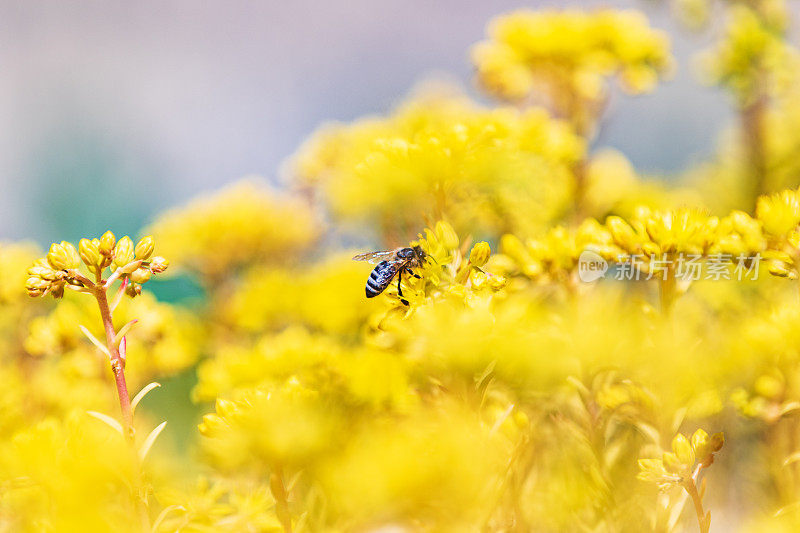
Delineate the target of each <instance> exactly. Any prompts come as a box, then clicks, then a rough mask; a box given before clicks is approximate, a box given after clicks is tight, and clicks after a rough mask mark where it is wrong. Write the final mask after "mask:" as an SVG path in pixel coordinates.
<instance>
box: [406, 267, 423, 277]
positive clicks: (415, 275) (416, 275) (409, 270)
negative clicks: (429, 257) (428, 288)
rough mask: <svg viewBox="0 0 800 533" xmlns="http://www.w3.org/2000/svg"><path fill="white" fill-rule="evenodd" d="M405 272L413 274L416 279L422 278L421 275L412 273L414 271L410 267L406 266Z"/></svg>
mask: <svg viewBox="0 0 800 533" xmlns="http://www.w3.org/2000/svg"><path fill="white" fill-rule="evenodd" d="M406 272H408V273H409V274H411V275H412V276H414V277H415V278H417V279H422V276H420V275H419V274H416V273H414V271H412V270H411V269H410V268H407V269H406Z"/></svg>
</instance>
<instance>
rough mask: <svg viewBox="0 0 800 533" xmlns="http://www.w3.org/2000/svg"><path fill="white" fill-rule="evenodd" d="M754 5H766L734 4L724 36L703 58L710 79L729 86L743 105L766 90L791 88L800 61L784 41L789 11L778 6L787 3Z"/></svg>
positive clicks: (775, 90) (774, 91) (798, 55)
mask: <svg viewBox="0 0 800 533" xmlns="http://www.w3.org/2000/svg"><path fill="white" fill-rule="evenodd" d="M770 3H772V4H776V5H773V6H769V5H767V4H770ZM754 4H765V6H764V8H763V9H760V7H759V6H756V7H755V8H753V7H751V6H748V5H746V4H742V5H734V6H732V7H731V12H730V18H729V20H728V22H727V26H726V33H725V36H724V38H723V39H722V40H721V42H720V43H719V44H717V46H716V47H715V48H713V49H712V50H709V51H708V52H706V53H705V54H704V55H703V56H702V57H701V64H702V66H703V70H704V72H705V75H706V76H707V79H708V81H709V82H711V83H714V84H720V85H722V86H725V87H726V88H728V89H729V90H730V91H731V92H732V93H733V95H734V96H735V97H736V99H737V101H738V103H739V105H740V106H747V105H750V104H752V103H753V102H754V100H755V99H757V98H759V97H760V96H761V95H762V94H764V92H765V91H766V92H769V93H773V94H774V93H777V94H780V93H782V92H785V91H786V90H787V89H789V88H790V87H792V85H794V84H795V83H796V70H797V65H798V61H800V54H798V51H797V50H796V49H795V48H794V47H792V46H790V45H789V44H788V43H787V42H786V41H785V40H784V31H785V27H786V20H787V13H788V10H787V9H786V7H785V6H782V5H777V4H784V2H782V1H779V2H764V1H759V2H754ZM765 75H766V76H767V77H766V78H765ZM765 80H767V81H766V84H767V86H766V87H765V86H764V83H765Z"/></svg>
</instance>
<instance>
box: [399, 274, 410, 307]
mask: <svg viewBox="0 0 800 533" xmlns="http://www.w3.org/2000/svg"><path fill="white" fill-rule="evenodd" d="M403 272H404V270H401V271H400V272H398V273H397V295H398V296H399V297H400V301H401V302H402V303H403V305H408V300H406V299H405V298H403V289H401V288H400V282H401V281H403Z"/></svg>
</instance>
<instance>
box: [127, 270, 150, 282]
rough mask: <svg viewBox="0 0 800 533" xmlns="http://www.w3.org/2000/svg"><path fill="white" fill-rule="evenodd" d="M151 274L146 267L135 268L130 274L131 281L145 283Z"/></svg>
mask: <svg viewBox="0 0 800 533" xmlns="http://www.w3.org/2000/svg"><path fill="white" fill-rule="evenodd" d="M152 275H153V274H152V273H151V272H150V270H148V269H146V268H137V269H136V270H134V271H133V273H132V274H131V281H133V282H134V283H147V282H148V281H150V276H152Z"/></svg>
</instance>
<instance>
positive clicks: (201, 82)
mask: <svg viewBox="0 0 800 533" xmlns="http://www.w3.org/2000/svg"><path fill="white" fill-rule="evenodd" d="M564 5H565V4H564V2H558V1H552V2H519V1H509V0H495V1H493V2H486V1H480V0H473V1H464V0H458V1H456V0H443V1H439V2H425V1H422V0H383V1H381V2H374V1H370V0H349V1H347V2H344V1H333V2H316V1H312V0H298V1H295V2H275V1H267V2H246V1H240V0H235V1H229V2H224V3H215V2H198V1H188V0H187V1H172V2H156V1H142V2H137V3H135V5H131V4H126V3H106V2H97V1H84V2H70V3H64V2H56V1H52V2H42V1H26V2H19V1H11V0H1V1H0V66H1V68H2V75H0V185H2V194H0V240H12V239H13V240H18V239H30V240H33V241H36V242H38V243H39V244H40V245H42V246H44V245H47V244H48V243H50V242H52V241H54V240H61V239H68V240H73V241H74V240H77V239H78V238H79V237H82V236H84V235H95V234H100V233H102V232H103V231H105V230H106V229H108V228H112V229H113V230H114V231H115V232H117V233H118V234H125V233H129V234H131V235H135V234H137V232H138V231H139V230H140V229H141V228H142V227H143V226H144V225H145V224H146V223H148V222H149V221H151V220H152V218H153V217H154V216H155V214H156V213H158V212H160V211H161V210H163V209H165V208H167V207H170V206H173V205H176V204H179V203H182V202H184V201H186V200H187V199H189V198H191V197H193V196H195V195H197V194H198V193H200V192H203V191H208V190H212V189H216V188H218V187H220V186H222V185H224V184H226V183H229V182H231V181H234V180H236V179H237V178H240V177H242V176H245V175H249V174H257V175H261V176H263V177H264V178H266V179H267V180H269V181H273V182H276V183H278V182H279V181H280V180H279V176H280V168H281V164H282V162H283V161H284V160H285V159H286V158H287V157H288V156H290V155H291V154H292V153H293V152H294V150H296V149H297V147H298V145H299V144H300V143H301V142H302V140H303V139H304V138H306V137H307V136H308V135H309V134H310V133H311V132H312V131H313V130H314V129H315V128H316V127H317V126H319V125H320V124H322V123H324V122H326V121H329V120H345V121H346V120H352V119H354V118H356V117H359V116H363V115H367V114H379V113H385V112H387V111H388V110H389V109H391V108H392V106H393V105H395V104H397V103H398V101H400V100H401V99H402V98H403V97H404V96H405V95H406V94H407V93H408V91H410V90H411V89H412V88H413V87H414V85H415V84H416V83H418V82H420V81H424V80H425V79H428V78H430V77H446V78H447V79H449V80H451V81H454V82H455V83H458V84H460V85H462V86H464V87H466V88H467V90H469V91H470V92H471V93H472V94H475V95H477V91H475V90H474V86H473V75H472V67H471V66H470V62H469V58H468V55H467V54H468V52H467V51H468V50H469V47H470V46H471V45H472V44H474V43H475V42H477V41H479V40H480V39H481V38H482V37H483V36H484V28H485V25H486V22H487V20H489V19H490V18H491V17H493V16H494V15H497V14H499V13H502V12H504V11H508V10H511V9H515V8H519V7H542V6H562V7H563V6H564ZM569 5H574V6H576V7H593V6H610V7H617V8H637V9H641V10H644V11H645V12H646V13H647V15H648V16H649V18H650V21H651V24H652V25H653V26H655V27H658V28H662V29H665V30H666V31H668V32H669V34H670V35H671V37H672V40H673V53H674V54H675V57H676V59H677V61H678V68H677V70H676V72H675V74H674V77H673V78H672V79H671V80H670V81H668V82H665V83H663V84H660V85H659V87H658V89H657V90H656V91H655V93H654V94H652V95H647V96H643V97H628V96H624V95H622V94H620V93H615V94H614V96H613V97H612V100H611V103H610V107H609V110H608V113H607V117H608V118H607V120H606V121H605V123H604V129H603V130H602V131H601V132H600V136H599V139H598V142H597V143H596V145H597V146H601V147H602V146H612V147H615V148H618V149H620V150H621V151H623V152H624V153H625V154H626V155H627V156H628V157H629V158H630V160H631V162H632V163H633V164H634V165H635V166H636V167H637V169H638V170H639V171H640V172H643V173H645V174H648V173H649V174H656V175H669V174H671V173H675V172H678V171H680V170H681V169H683V168H685V167H686V166H688V165H689V164H691V163H692V162H693V161H696V160H699V159H701V158H703V157H706V156H708V155H709V154H710V153H711V152H713V149H714V145H715V143H716V142H717V134H718V132H719V131H720V130H721V129H722V128H723V127H724V126H725V125H726V123H727V122H728V121H729V119H730V115H731V107H730V105H729V102H727V100H726V98H725V97H721V96H720V95H719V94H717V93H718V91H717V90H716V89H712V88H708V87H704V86H702V85H701V84H700V83H699V82H698V81H697V78H696V76H694V74H693V68H692V61H691V60H690V56H691V55H692V53H694V52H696V51H698V50H700V49H703V48H705V47H707V46H708V45H709V43H710V42H711V36H710V35H708V32H700V33H693V32H690V31H688V30H686V29H685V28H683V27H681V26H680V24H679V23H678V22H677V21H676V20H675V17H673V16H671V14H670V12H669V6H668V5H666V4H665V3H661V2H655V1H645V0H639V1H633V0H632V1H611V0H606V1H605V2H595V1H581V2H578V1H576V2H571V3H570V4H569ZM622 99H625V102H624V105H621V104H620V102H621V100H622ZM78 213H80V216H78Z"/></svg>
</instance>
